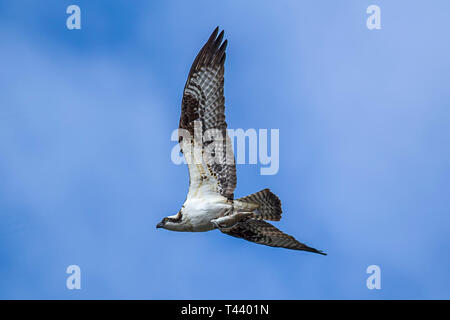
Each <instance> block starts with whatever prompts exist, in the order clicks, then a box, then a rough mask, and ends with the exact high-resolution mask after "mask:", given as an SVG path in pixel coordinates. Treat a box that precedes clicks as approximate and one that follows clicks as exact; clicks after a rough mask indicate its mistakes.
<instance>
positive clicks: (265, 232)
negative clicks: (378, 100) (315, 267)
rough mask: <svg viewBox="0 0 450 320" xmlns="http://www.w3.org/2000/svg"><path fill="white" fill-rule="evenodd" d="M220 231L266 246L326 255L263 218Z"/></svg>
mask: <svg viewBox="0 0 450 320" xmlns="http://www.w3.org/2000/svg"><path fill="white" fill-rule="evenodd" d="M221 231H222V232H223V233H225V234H228V235H230V236H233V237H236V238H242V239H245V240H248V241H251V242H255V243H258V244H263V245H266V246H271V247H282V248H286V249H293V250H303V251H310V252H314V253H320V254H323V255H326V254H325V253H323V252H322V251H320V250H317V249H314V248H311V247H308V246H307V245H305V244H303V243H301V242H299V241H297V240H296V239H295V238H294V237H292V236H290V235H288V234H285V233H283V232H282V231H280V230H278V229H277V228H275V227H274V226H273V225H271V224H270V223H268V222H265V221H263V220H256V219H247V220H244V221H241V222H238V223H236V224H235V225H234V226H233V227H231V228H230V229H221Z"/></svg>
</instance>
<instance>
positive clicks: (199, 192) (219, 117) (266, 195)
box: [156, 27, 325, 254]
mask: <svg viewBox="0 0 450 320" xmlns="http://www.w3.org/2000/svg"><path fill="white" fill-rule="evenodd" d="M218 32H219V28H218V27H217V28H216V29H215V30H214V32H213V33H212V34H211V36H210V37H209V39H208V41H207V42H206V44H205V45H204V46H203V48H202V49H201V50H200V52H199V53H198V55H197V57H196V58H195V60H194V63H193V64H192V67H191V69H190V71H189V75H188V78H187V81H186V85H185V87H184V93H183V100H182V103H181V117H180V123H179V129H178V136H179V140H178V142H179V144H180V149H181V152H182V153H183V155H184V157H185V159H186V161H187V163H188V167H189V192H188V194H187V197H186V201H185V202H184V204H183V206H182V208H181V210H180V211H179V212H178V213H177V214H176V215H173V216H168V217H165V218H164V219H162V221H161V222H160V223H158V225H157V226H156V227H157V228H164V229H168V230H172V231H189V232H202V231H209V230H213V229H219V230H220V231H221V232H223V233H225V234H228V235H230V236H233V237H237V238H242V239H245V240H248V241H252V242H255V243H259V244H264V245H267V246H272V247H283V248H287V249H294V250H304V251H310V252H315V253H320V254H325V253H323V252H322V251H319V250H316V249H314V248H311V247H308V246H307V245H305V244H303V243H301V242H299V241H297V240H296V239H295V238H294V237H292V236H290V235H287V234H285V233H283V232H281V231H280V230H278V229H277V228H275V227H274V226H273V225H271V224H270V223H268V222H266V221H264V220H271V221H279V220H280V219H281V212H282V211H281V202H280V199H278V197H277V196H276V195H275V194H273V193H272V192H271V191H270V190H269V189H264V190H262V191H259V192H256V193H254V194H251V195H249V196H246V197H243V198H239V199H234V189H235V187H236V166H235V163H234V155H233V150H232V147H231V140H230V138H229V137H228V135H227V123H226V122H225V98H224V95H223V91H224V90H223V84H224V62H225V48H226V46H227V40H225V41H223V42H222V40H223V31H222V32H221V33H220V34H219V35H217V34H218Z"/></svg>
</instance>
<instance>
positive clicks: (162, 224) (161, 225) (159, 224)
mask: <svg viewBox="0 0 450 320" xmlns="http://www.w3.org/2000/svg"><path fill="white" fill-rule="evenodd" d="M162 227H164V223H162V222H160V223H158V224H157V225H156V229H158V228H162Z"/></svg>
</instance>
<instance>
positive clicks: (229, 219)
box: [211, 212, 253, 230]
mask: <svg viewBox="0 0 450 320" xmlns="http://www.w3.org/2000/svg"><path fill="white" fill-rule="evenodd" d="M251 214H253V212H236V213H233V214H231V215H229V216H223V217H220V218H217V219H213V220H211V223H212V224H213V225H214V226H215V227H216V228H218V229H221V230H226V229H230V228H232V227H233V226H234V225H235V224H236V223H237V222H239V221H241V220H242V219H244V218H246V217H248V216H249V215H251Z"/></svg>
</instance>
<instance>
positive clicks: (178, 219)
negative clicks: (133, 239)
mask: <svg viewBox="0 0 450 320" xmlns="http://www.w3.org/2000/svg"><path fill="white" fill-rule="evenodd" d="M156 228H157V229H158V228H164V229H167V230H172V231H178V230H181V229H182V228H183V215H182V214H181V211H180V212H178V213H177V214H176V215H173V216H168V217H165V218H163V219H162V220H161V222H160V223H158V224H157V225H156Z"/></svg>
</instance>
